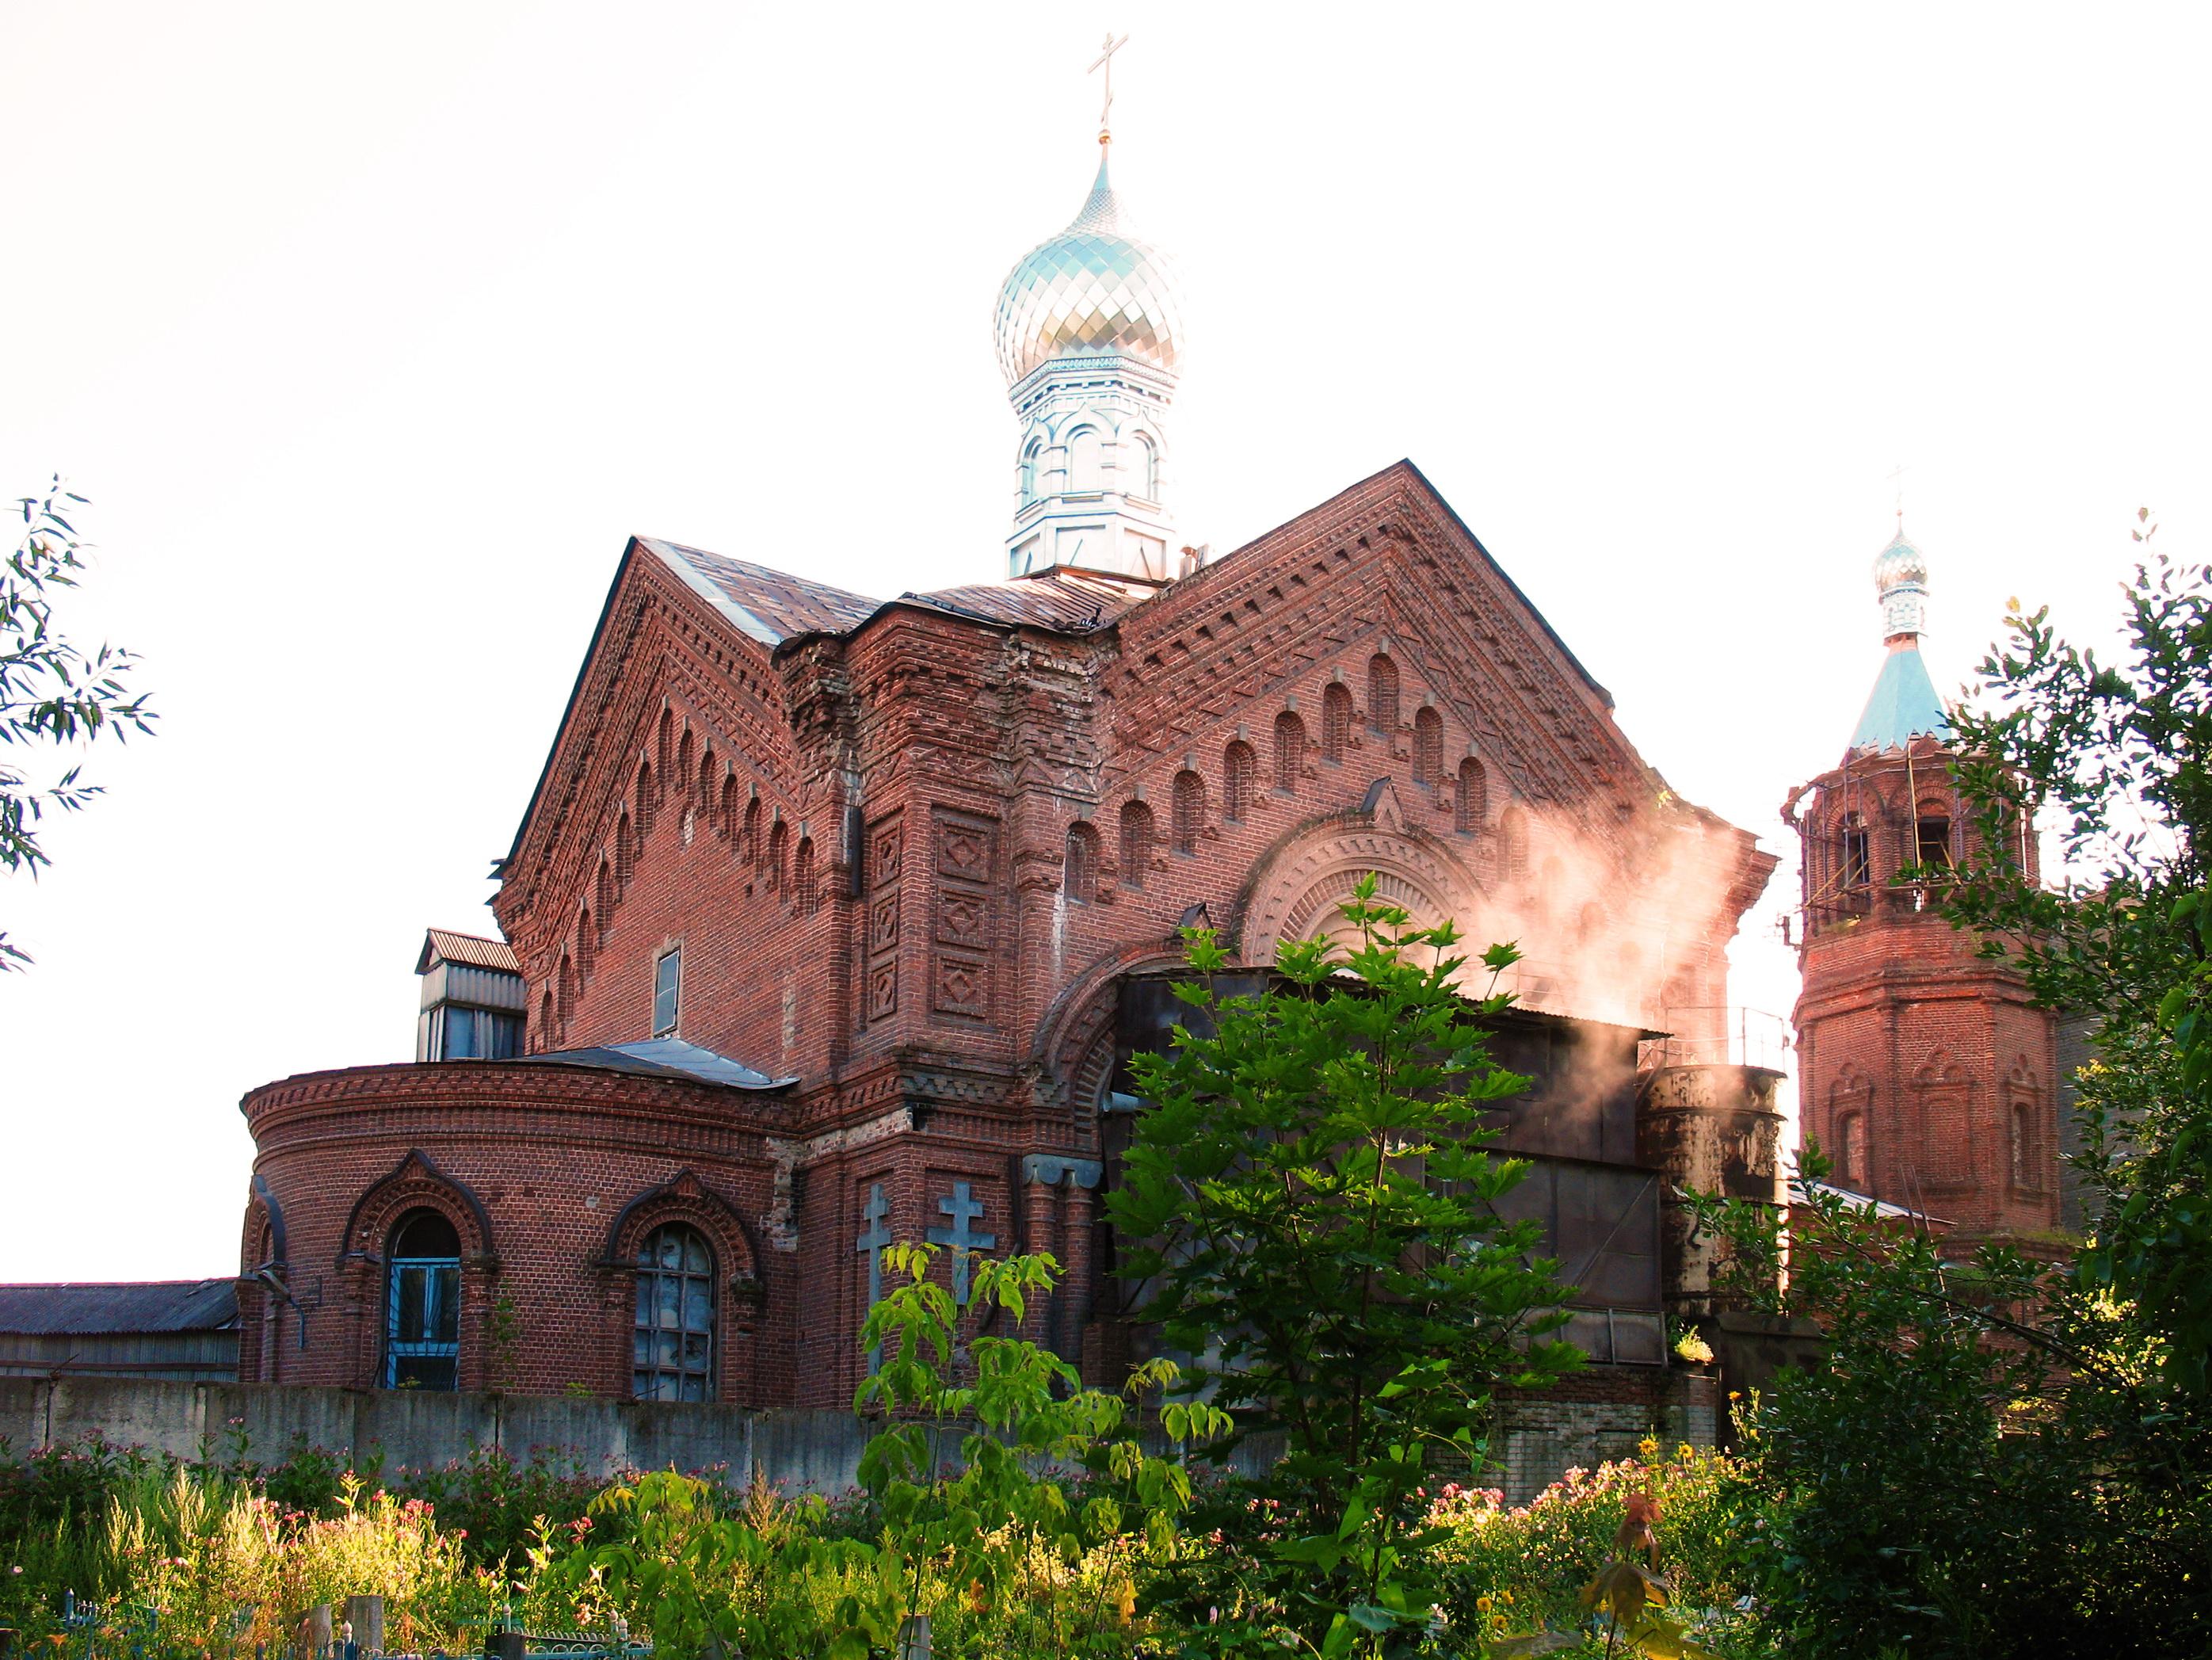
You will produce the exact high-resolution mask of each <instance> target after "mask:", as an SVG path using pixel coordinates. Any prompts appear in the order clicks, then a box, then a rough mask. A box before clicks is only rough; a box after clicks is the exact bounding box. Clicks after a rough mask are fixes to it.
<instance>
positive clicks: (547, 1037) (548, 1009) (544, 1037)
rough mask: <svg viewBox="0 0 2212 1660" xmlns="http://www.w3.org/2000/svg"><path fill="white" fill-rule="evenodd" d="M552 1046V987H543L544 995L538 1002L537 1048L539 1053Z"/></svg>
mask: <svg viewBox="0 0 2212 1660" xmlns="http://www.w3.org/2000/svg"><path fill="white" fill-rule="evenodd" d="M552 1047H553V988H552V987H550V986H548V987H546V988H545V995H544V997H542V998H540V999H539V1000H538V1051H539V1053H541V1054H542V1053H544V1051H545V1050H547V1049H551V1048H552Z"/></svg>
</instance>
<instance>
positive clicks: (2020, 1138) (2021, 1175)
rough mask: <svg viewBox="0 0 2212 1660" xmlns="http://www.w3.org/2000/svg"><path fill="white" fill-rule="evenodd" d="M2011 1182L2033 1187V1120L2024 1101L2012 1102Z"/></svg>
mask: <svg viewBox="0 0 2212 1660" xmlns="http://www.w3.org/2000/svg"><path fill="white" fill-rule="evenodd" d="M2012 1184H2013V1186H2015V1187H2016V1188H2033V1187H2034V1186H2035V1185H2036V1180H2035V1120H2034V1118H2033V1116H2032V1114H2031V1112H2030V1110H2029V1107H2028V1104H2027V1102H2025V1101H2015V1102H2014V1103H2013V1104H2012Z"/></svg>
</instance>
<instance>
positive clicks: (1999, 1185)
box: [1783, 514, 2061, 1254]
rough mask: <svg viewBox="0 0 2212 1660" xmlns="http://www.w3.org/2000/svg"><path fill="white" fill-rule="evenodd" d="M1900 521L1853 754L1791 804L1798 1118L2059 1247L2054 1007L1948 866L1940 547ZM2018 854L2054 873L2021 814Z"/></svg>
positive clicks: (1867, 1176) (1924, 1198) (2015, 1236)
mask: <svg viewBox="0 0 2212 1660" xmlns="http://www.w3.org/2000/svg"><path fill="white" fill-rule="evenodd" d="M1874 577H1875V587H1876V589H1877V591H1878V592H1879V593H1880V595H1881V611H1882V624H1883V635H1884V637H1885V641H1886V643H1887V647H1888V655H1887V658H1886V659H1885V660H1884V661H1883V663H1882V666H1881V673H1880V674H1879V675H1878V676H1877V677H1876V678H1875V686H1874V692H1873V695H1872V696H1869V698H1868V700H1867V705H1866V711H1865V713H1864V714H1862V715H1861V716H1860V717H1859V724H1858V729H1857V731H1856V732H1855V733H1852V735H1851V741H1850V746H1849V748H1848V749H1846V751H1844V757H1843V760H1842V762H1841V763H1840V764H1838V766H1837V767H1836V768H1835V769H1833V770H1832V771H1829V772H1825V773H1823V774H1821V775H1820V776H1819V777H1817V778H1815V779H1814V780H1813V781H1811V782H1809V783H1807V784H1802V785H1800V786H1799V787H1797V788H1796V790H1795V791H1793V792H1792V793H1791V794H1790V799H1789V800H1787V801H1786V802H1785V803H1784V806H1783V818H1784V819H1785V820H1786V821H1787V822H1788V823H1789V824H1790V826H1791V827H1792V828H1793V829H1795V830H1796V831H1797V834H1798V836H1799V840H1800V842H1801V847H1802V860H1801V867H1802V873H1803V881H1804V900H1803V908H1802V912H1801V914H1800V917H1801V921H1802V928H1803V931H1802V934H1801V935H1800V943H1799V948H1798V963H1799V966H1800V968H1801V970H1802V973H1803V976H1804V981H1803V989H1802V992H1801V993H1800V994H1799V996H1798V1000H1797V1007H1796V1017H1795V1018H1796V1027H1797V1055H1798V1090H1799V1100H1800V1108H1799V1124H1800V1133H1801V1134H1802V1135H1803V1136H1805V1137H1808V1138H1809V1139H1811V1140H1816V1141H1818V1142H1819V1144H1820V1147H1821V1149H1822V1151H1824V1152H1826V1154H1827V1155H1828V1157H1829V1158H1830V1159H1831V1160H1832V1164H1833V1168H1832V1171H1830V1174H1829V1176H1828V1178H1827V1179H1828V1181H1829V1182H1830V1183H1832V1185H1834V1186H1837V1187H1840V1188H1844V1189H1849V1190H1850V1191H1851V1192H1853V1193H1858V1194H1863V1195H1867V1196H1869V1197H1870V1198H1874V1199H1879V1200H1882V1201H1887V1202H1889V1203H1891V1204H1895V1205H1901V1206H1905V1207H1908V1208H1910V1209H1911V1210H1915V1211H1918V1212H1922V1213H1925V1214H1927V1215H1929V1216H1931V1217H1934V1218H1937V1219H1942V1220H1943V1221H1945V1222H1948V1224H1950V1228H1949V1237H1952V1238H1953V1239H1954V1240H1956V1241H1957V1242H1958V1243H1959V1244H1960V1246H1961V1247H1966V1248H1971V1246H1972V1244H1973V1243H1975V1242H1977V1241H1978V1240H1982V1239H1988V1238H1999V1237H2002V1238H2007V1239H2008V1240H2010V1241H2011V1242H2012V1243H2016V1244H2018V1245H2020V1246H2021V1248H2023V1249H2025V1250H2030V1251H2032V1252H2035V1253H2037V1254H2045V1253H2048V1252H2050V1251H2052V1250H2057V1248H2058V1245H2059V1243H2060V1241H2059V1239H2058V1237H2057V1229H2058V1227H2059V1225H2060V1215H2061V1212H2060V1195H2059V1183H2058V1090H2057V1017H2056V1016H2055V1015H2054V1014H2052V1013H2051V1012H2049V1011H2047V1010H2045V1009H2039V1008H2037V1007H2036V1006H2033V1004H2032V1003H2031V1002H2030V1001H2029V1000H2028V995H2027V987H2026V986H2025V985H2024V984H2023V983H2022V982H2021V978H2020V976H2018V975H2017V974H2015V973H2014V972H2013V971H2012V970H2011V969H2010V968H2009V967H2008V966H2007V965H2005V964H2002V963H1996V962H1990V961H1986V960H1984V959H1983V958H1978V957H1977V956H1976V955H1975V946H1976V943H1977V942H1976V939H1975V937H1974V936H1973V935H1972V934H1971V933H1964V932H1962V931H1960V930H1959V929H1957V928H1954V927H1952V926H1951V924H1950V922H1949V921H1948V920H1947V919H1946V918H1945V917H1944V915H1942V910H1941V909H1940V904H1939V901H1940V894H1939V893H1938V892H1936V891H1934V890H1935V889H1936V888H1937V887H1939V886H1940V884H1933V883H1931V884H1921V883H1903V884H1900V883H1899V881H1898V880H1897V877H1898V873H1899V871H1900V870H1902V869H1904V868H1905V867H1907V866H1946V865H1955V864H1956V863H1958V862H1959V861H1960V859H1961V858H1962V857H1963V856H1964V855H1965V854H1966V852H1967V851H1968V850H1969V849H1970V848H1972V846H1973V845H1974V839H1973V838H1974V833H1973V830H1972V825H1971V824H1968V823H1967V822H1966V815H1964V814H1963V813H1962V812H1960V810H1959V807H1958V804H1957V802H1956V800H1954V795H1953V793H1952V787H1951V780H1950V774H1949V768H1948V762H1949V759H1950V756H1951V751H1950V749H1949V747H1948V746H1949V743H1950V736H1951V733H1950V726H1949V723H1948V721H1947V720H1946V719H1945V718H1944V713H1943V706H1942V702H1941V700H1940V699H1938V698H1937V696H1936V688H1935V685H1934V684H1933V683H1932V682H1931V681H1930V680H1929V675H1928V668H1927V666H1926V664H1925V663H1924V662H1923V660H1921V655H1920V635H1921V632H1922V629H1923V626H1924V624H1925V622H1926V613H1927V605H1928V562H1927V560H1926V558H1925V557H1924V556H1923V555H1922V553H1921V552H1920V550H1918V549H1917V548H1916V547H1914V546H1913V545H1912V544H1911V543H1910V542H1908V541H1906V540H1905V530H1904V525H1903V515H1902V514H1899V526H1898V532H1897V535H1896V537H1895V538H1893V540H1892V541H1891V542H1890V544H1889V545H1888V546H1887V547H1886V548H1884V549H1883V550H1882V551H1881V556H1879V557H1878V558H1877V559H1876V560H1875V567H1874ZM2009 852H2010V854H2011V856H2012V857H2013V858H2015V860H2019V861H2020V862H2021V864H2022V865H2023V866H2024V867H2025V868H2026V870H2027V875H2028V878H2029V879H2030V880H2033V879H2035V878H2036V875H2037V858H2036V847H2035V839H2034V837H2033V835H2031V834H2029V833H2028V831H2027V827H2026V826H2025V825H2024V824H2023V825H2021V826H2020V827H2019V828H2018V829H2017V830H2016V831H2015V845H2014V846H2012V847H2011V848H2009Z"/></svg>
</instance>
